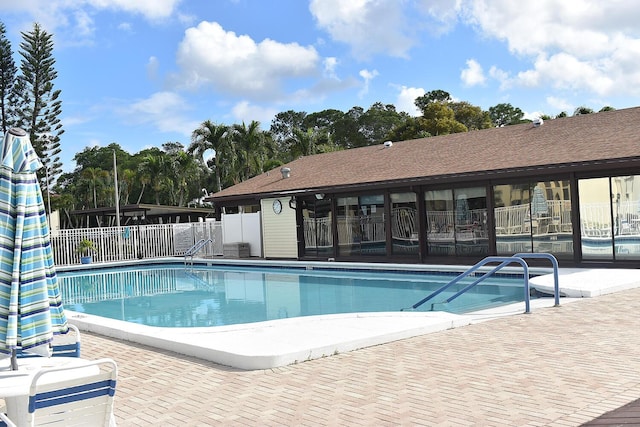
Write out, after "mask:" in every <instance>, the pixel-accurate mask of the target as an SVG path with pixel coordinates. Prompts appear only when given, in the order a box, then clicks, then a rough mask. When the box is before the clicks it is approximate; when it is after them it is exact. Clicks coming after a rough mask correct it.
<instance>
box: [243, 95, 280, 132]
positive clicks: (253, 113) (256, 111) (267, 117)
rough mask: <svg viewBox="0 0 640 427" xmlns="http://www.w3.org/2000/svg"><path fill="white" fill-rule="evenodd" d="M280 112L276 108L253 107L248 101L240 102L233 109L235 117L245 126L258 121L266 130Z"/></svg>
mask: <svg viewBox="0 0 640 427" xmlns="http://www.w3.org/2000/svg"><path fill="white" fill-rule="evenodd" d="M279 112H280V111H278V110H276V109H274V108H264V107H260V106H257V105H253V104H251V103H249V102H248V101H241V102H238V103H237V104H236V105H234V106H233V108H232V109H231V113H232V114H233V117H234V118H235V119H236V120H238V121H241V122H244V123H245V124H249V123H250V122H251V121H253V120H256V121H259V122H260V128H261V129H263V130H266V129H268V128H269V126H271V120H273V118H274V117H275V116H276V114H278V113H279Z"/></svg>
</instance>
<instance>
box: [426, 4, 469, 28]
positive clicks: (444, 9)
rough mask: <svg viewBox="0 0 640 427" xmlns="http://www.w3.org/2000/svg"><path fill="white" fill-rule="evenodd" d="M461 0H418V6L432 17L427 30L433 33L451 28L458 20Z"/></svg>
mask: <svg viewBox="0 0 640 427" xmlns="http://www.w3.org/2000/svg"><path fill="white" fill-rule="evenodd" d="M461 6H462V0H419V1H418V8H419V9H421V10H422V11H423V13H424V14H426V15H428V16H430V17H431V18H433V20H434V22H429V23H428V24H429V27H428V30H429V31H431V32H432V33H435V34H441V33H445V32H447V31H449V30H451V29H452V28H453V27H454V25H455V24H456V23H457V22H458V15H459V14H460V12H461Z"/></svg>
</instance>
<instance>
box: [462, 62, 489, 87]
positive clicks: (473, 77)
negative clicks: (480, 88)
mask: <svg viewBox="0 0 640 427" xmlns="http://www.w3.org/2000/svg"><path fill="white" fill-rule="evenodd" d="M460 79H462V83H463V84H464V85H465V86H477V85H483V84H485V82H486V80H487V79H486V78H485V76H484V72H483V71H482V66H481V65H480V64H479V63H478V61H476V60H475V59H468V60H467V68H465V69H464V70H462V72H461V73H460Z"/></svg>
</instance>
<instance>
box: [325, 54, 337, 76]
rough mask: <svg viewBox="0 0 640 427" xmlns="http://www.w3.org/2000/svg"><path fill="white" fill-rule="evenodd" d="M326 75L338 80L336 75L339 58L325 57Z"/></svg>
mask: <svg viewBox="0 0 640 427" xmlns="http://www.w3.org/2000/svg"><path fill="white" fill-rule="evenodd" d="M323 63H324V75H325V76H326V77H327V78H330V79H335V80H338V76H337V75H336V67H337V66H338V58H334V57H331V58H325V59H324V62H323Z"/></svg>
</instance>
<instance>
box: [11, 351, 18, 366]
mask: <svg viewBox="0 0 640 427" xmlns="http://www.w3.org/2000/svg"><path fill="white" fill-rule="evenodd" d="M11 370H12V371H17V370H18V352H17V351H16V349H15V348H14V349H13V350H11Z"/></svg>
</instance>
